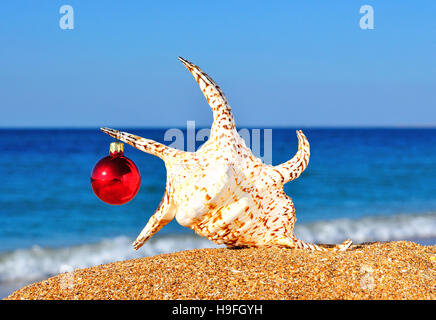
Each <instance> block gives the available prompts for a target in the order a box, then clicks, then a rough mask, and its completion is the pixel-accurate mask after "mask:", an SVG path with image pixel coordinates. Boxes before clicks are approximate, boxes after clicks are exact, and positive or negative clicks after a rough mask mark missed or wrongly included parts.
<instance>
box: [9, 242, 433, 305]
mask: <svg viewBox="0 0 436 320" xmlns="http://www.w3.org/2000/svg"><path fill="white" fill-rule="evenodd" d="M435 267H436V246H421V245H418V244H416V243H413V242H409V241H398V242H386V243H369V244H361V245H354V246H353V247H352V249H351V250H349V251H346V252H331V251H328V252H317V251H315V252H312V251H303V250H291V249H281V248H243V249H221V248H220V249H196V250H189V251H182V252H176V253H171V254H162V255H157V256H153V257H147V258H140V259H134V260H128V261H121V262H115V263H110V264H106V265H100V266H96V267H91V268H86V269H78V270H75V271H74V272H70V273H64V274H59V275H57V276H54V277H52V278H49V279H47V280H45V281H42V282H38V283H34V284H31V285H28V286H26V287H24V288H22V289H20V290H17V291H15V292H14V293H13V294H11V295H10V296H9V297H8V298H7V299H236V300H238V299H436V268H435Z"/></svg>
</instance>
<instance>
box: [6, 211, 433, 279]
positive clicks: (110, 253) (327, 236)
mask: <svg viewBox="0 0 436 320" xmlns="http://www.w3.org/2000/svg"><path fill="white" fill-rule="evenodd" d="M295 234H296V235H297V237H299V238H300V239H302V240H305V241H309V242H315V243H338V242H342V241H343V240H344V239H346V238H350V239H352V240H353V242H354V243H361V242H368V241H389V240H411V239H425V238H436V214H435V213H432V214H407V215H406V214H404V215H395V216H373V217H365V218H361V219H358V220H348V219H340V220H332V221H317V222H313V223H307V224H298V223H297V225H296V227H295ZM132 240H133V239H130V238H128V237H125V236H120V237H116V238H112V239H105V240H102V241H100V242H98V243H92V244H84V245H79V246H74V247H64V248H42V247H38V246H34V247H32V248H28V249H17V250H14V251H10V252H4V253H0V283H5V282H10V281H22V280H25V281H31V280H34V279H35V280H37V279H43V278H47V277H50V276H53V275H55V274H57V273H61V272H69V271H72V270H74V269H77V268H85V267H90V266H95V265H99V264H104V263H109V262H114V261H122V260H128V259H134V258H140V257H145V256H152V255H156V254H162V253H170V252H176V251H182V250H188V249H195V248H214V247H222V246H217V245H215V244H214V243H212V242H211V241H209V240H207V239H205V238H200V237H198V236H195V235H165V236H160V237H156V238H155V239H151V240H150V241H149V242H147V244H146V245H144V246H143V247H142V248H141V249H140V250H138V251H134V250H133V249H132V246H131V243H132Z"/></svg>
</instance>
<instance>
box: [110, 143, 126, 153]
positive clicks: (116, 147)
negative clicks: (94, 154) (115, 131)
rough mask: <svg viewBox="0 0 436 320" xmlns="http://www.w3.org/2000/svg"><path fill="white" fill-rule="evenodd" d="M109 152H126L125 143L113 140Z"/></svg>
mask: <svg viewBox="0 0 436 320" xmlns="http://www.w3.org/2000/svg"><path fill="white" fill-rule="evenodd" d="M109 153H110V154H112V153H124V143H122V142H111V144H110V147H109Z"/></svg>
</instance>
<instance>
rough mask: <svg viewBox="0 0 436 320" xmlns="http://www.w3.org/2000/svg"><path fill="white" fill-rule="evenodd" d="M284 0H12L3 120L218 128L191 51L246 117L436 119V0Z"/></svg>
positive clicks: (1, 28) (0, 8)
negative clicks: (67, 23)
mask: <svg viewBox="0 0 436 320" xmlns="http://www.w3.org/2000/svg"><path fill="white" fill-rule="evenodd" d="M271 2H272V3H270V2H266V1H257V2H254V1H213V2H212V1H171V2H169V1H74V0H71V1H66V0H65V1H22V0H17V1H2V2H1V3H0V43H1V45H0V70H1V71H0V88H1V89H0V110H1V114H2V117H1V118H0V127H98V126H113V127H117V128H123V127H148V126H154V127H172V126H185V125H186V121H187V120H196V122H197V125H198V126H206V127H207V126H209V125H210V123H211V121H212V114H211V112H210V110H209V108H208V106H207V103H206V101H205V99H204V98H203V96H202V94H201V92H200V90H199V89H198V87H197V85H196V83H195V82H194V80H193V78H192V77H191V75H190V74H189V73H188V71H187V70H186V69H184V67H183V66H182V64H181V63H180V62H179V61H178V60H177V56H179V55H180V56H182V57H184V58H186V59H188V60H191V61H192V62H194V63H195V64H198V65H199V66H200V67H201V68H202V69H203V70H205V71H206V72H207V73H208V74H209V75H211V76H212V77H213V78H214V79H215V80H216V81H217V82H218V84H219V85H220V86H221V87H222V88H223V90H224V92H225V93H226V95H227V97H228V98H229V100H230V104H231V106H232V108H233V111H234V114H235V117H236V120H237V124H238V125H239V126H240V127H242V126H257V127H276V126H292V127H295V126H296V127H307V126H351V127H353V126H428V125H432V126H434V125H436V77H435V76H436V2H435V1H430V0H428V1H401V2H400V1H394V0H392V1H389V0H383V1H351V0H348V1H314V0H306V1H271ZM64 4H69V5H71V6H72V7H73V8H74V30H62V29H61V28H60V27H59V19H60V18H61V16H62V15H61V14H60V13H59V9H60V7H61V6H62V5H64ZM364 4H369V5H372V6H373V8H374V26H375V29H374V30H362V29H360V27H359V20H360V18H361V16H362V14H360V12H359V9H360V7H361V6H362V5H364Z"/></svg>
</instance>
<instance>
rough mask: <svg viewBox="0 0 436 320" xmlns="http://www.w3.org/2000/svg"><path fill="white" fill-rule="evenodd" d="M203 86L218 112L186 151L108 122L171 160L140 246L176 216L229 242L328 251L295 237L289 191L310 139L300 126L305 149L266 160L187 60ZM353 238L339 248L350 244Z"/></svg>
mask: <svg viewBox="0 0 436 320" xmlns="http://www.w3.org/2000/svg"><path fill="white" fill-rule="evenodd" d="M179 60H180V61H181V62H182V63H183V64H184V65H185V67H186V68H187V69H188V70H189V72H190V73H191V74H192V75H193V76H194V78H195V81H196V82H197V83H198V85H199V86H200V89H201V90H202V92H203V94H204V96H205V97H206V100H207V102H208V103H209V105H210V107H211V109H212V111H213V118H214V121H213V124H212V128H211V133H210V137H209V139H208V140H207V141H206V142H205V143H204V144H203V145H202V146H201V147H200V148H199V149H198V150H197V151H196V152H185V151H181V150H177V149H173V148H170V147H167V146H165V145H163V144H160V143H158V142H155V141H153V140H149V139H145V138H142V137H138V136H136V135H133V134H129V133H126V132H120V131H118V130H113V129H108V128H102V129H101V130H102V131H103V132H105V133H107V134H109V135H110V136H112V137H114V138H116V139H118V140H121V141H123V142H126V143H128V144H130V145H132V146H133V147H135V148H137V149H139V150H142V151H144V152H147V153H150V154H153V155H155V156H158V157H159V158H161V159H162V160H163V161H164V162H165V166H166V169H167V182H166V190H165V194H164V196H163V198H162V201H161V203H160V204H159V206H158V208H157V210H156V212H155V213H154V214H153V216H152V217H151V218H150V220H149V221H148V223H147V225H146V226H145V228H144V229H143V230H142V232H141V233H140V234H139V236H138V238H137V239H136V240H135V242H134V243H133V246H134V248H135V249H138V248H139V247H141V246H142V245H143V244H144V243H145V242H146V241H147V240H148V239H150V238H151V237H152V236H153V235H154V234H155V233H156V232H158V231H159V230H160V229H161V228H162V227H163V226H165V225H166V224H167V223H168V222H170V221H171V220H172V219H174V218H176V220H177V221H178V223H179V224H181V225H182V226H185V227H188V228H191V229H192V230H194V231H195V232H196V233H197V234H199V235H200V236H203V237H206V238H208V239H210V240H211V241H213V242H215V243H217V244H225V245H226V246H228V247H237V246H249V247H257V246H281V247H288V248H301V249H306V248H307V249H311V250H326V249H325V248H323V247H319V246H317V245H315V244H310V243H306V242H303V241H301V240H299V239H296V238H295V236H294V234H293V229H294V224H295V222H296V217H295V210H294V204H293V203H292V199H291V198H290V197H288V196H287V195H286V194H285V192H284V191H283V185H284V184H285V183H286V182H289V181H291V180H294V179H296V178H298V177H299V176H300V175H301V173H302V172H303V171H304V170H305V169H306V167H307V165H308V163H309V156H310V147H309V142H308V141H307V139H306V137H305V136H304V134H303V132H302V131H297V136H298V152H297V153H296V154H295V156H294V157H293V158H292V159H290V160H289V161H287V162H285V163H282V164H280V165H277V166H271V165H267V164H264V163H262V161H261V160H260V159H259V158H256V157H254V156H253V154H252V153H251V150H250V149H249V148H247V146H246V145H245V142H244V140H243V139H242V138H241V137H240V136H239V134H238V132H237V130H236V127H235V122H234V119H233V115H232V110H231V108H230V106H229V104H228V102H227V99H226V97H225V95H224V93H223V92H222V91H221V89H220V87H219V86H218V85H217V84H216V83H215V82H214V81H213V80H212V79H211V78H210V77H209V76H208V75H207V74H206V73H204V72H203V71H202V70H201V69H200V68H199V67H197V66H196V65H194V64H192V63H191V62H189V61H187V60H185V59H183V58H180V57H179ZM350 245H351V241H349V240H346V241H345V242H344V243H342V244H341V245H337V246H336V247H335V248H334V250H345V249H347V248H348V247H349V246H350Z"/></svg>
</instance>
